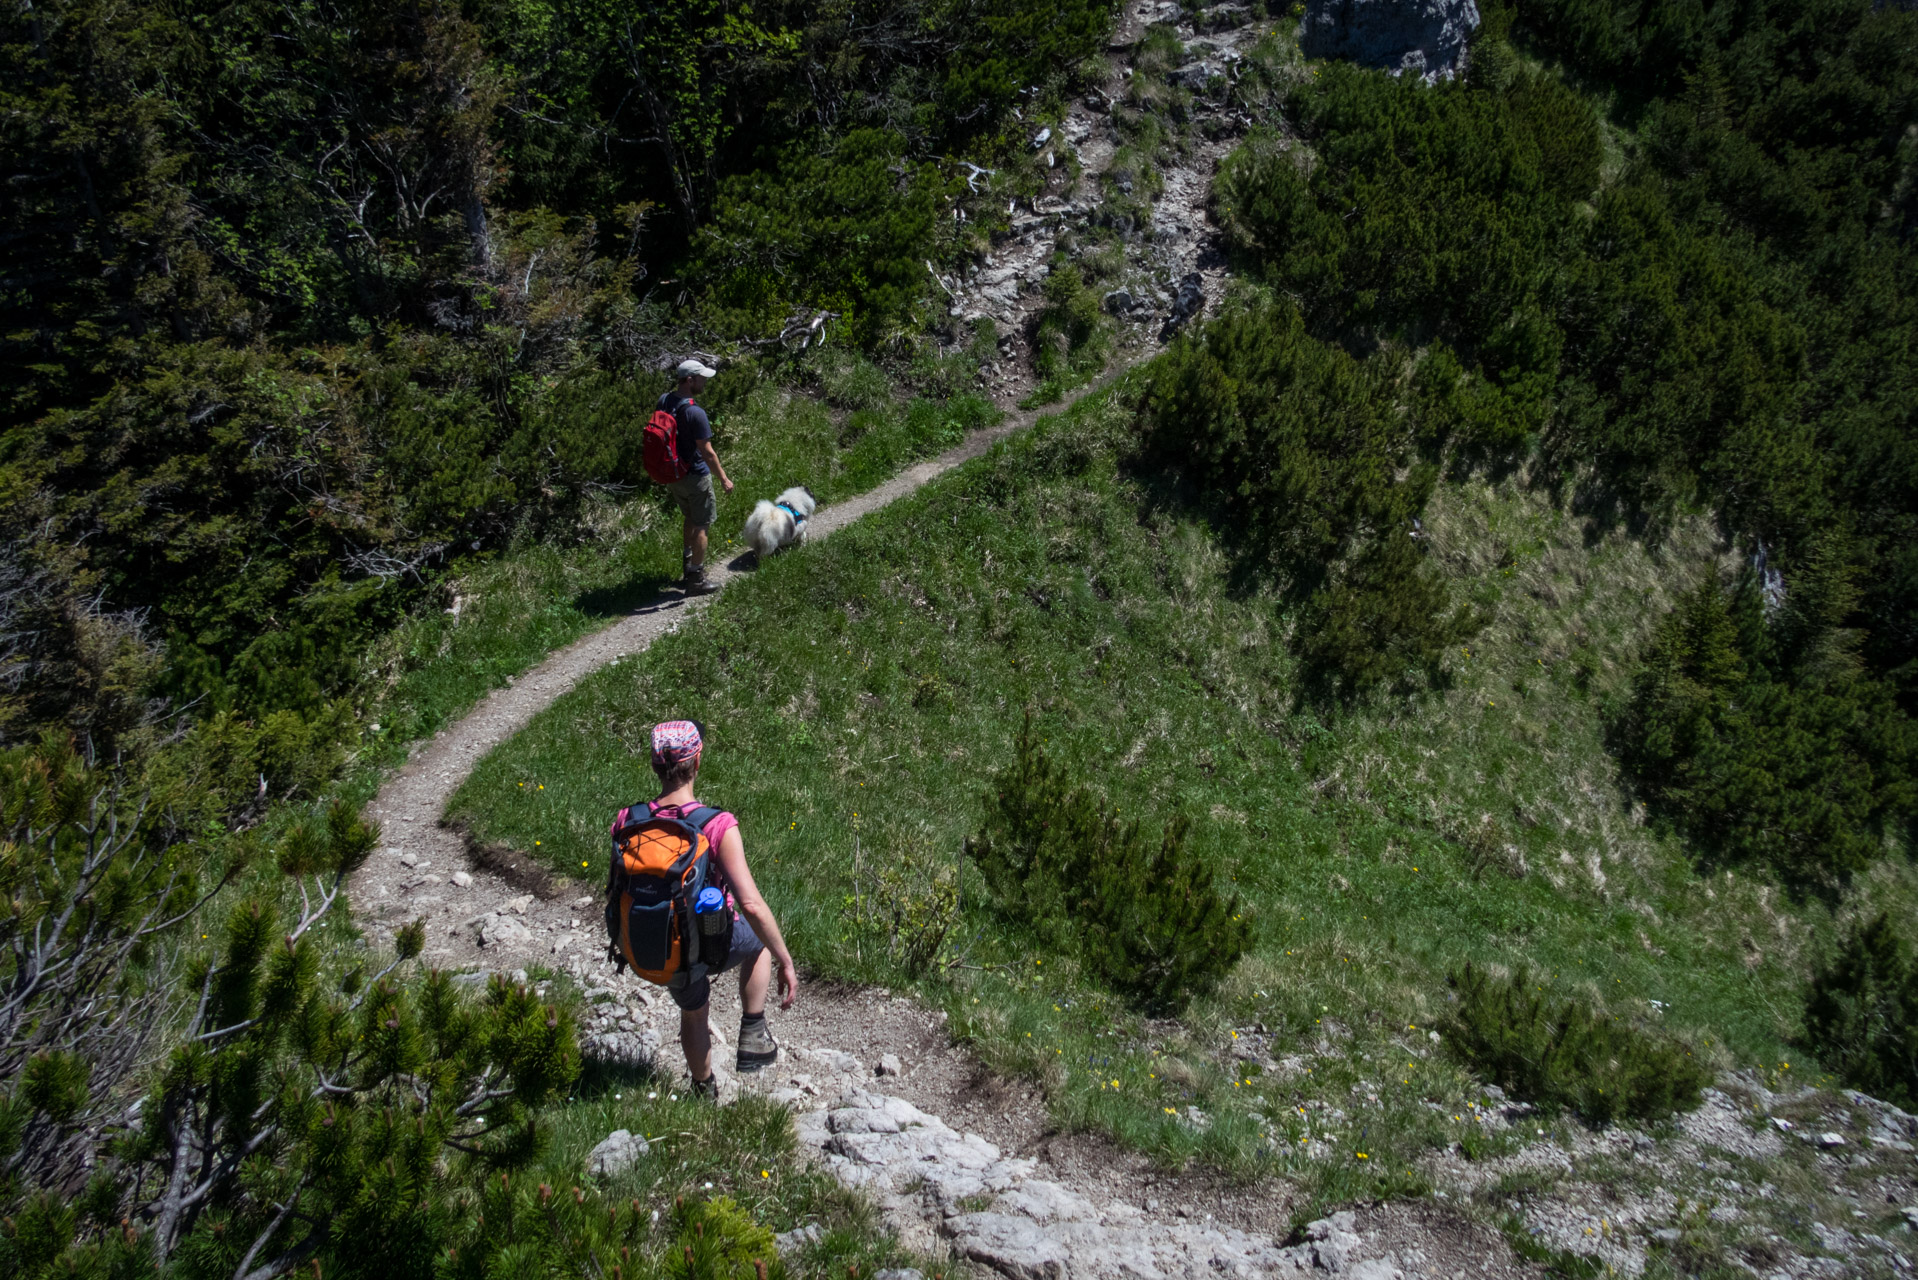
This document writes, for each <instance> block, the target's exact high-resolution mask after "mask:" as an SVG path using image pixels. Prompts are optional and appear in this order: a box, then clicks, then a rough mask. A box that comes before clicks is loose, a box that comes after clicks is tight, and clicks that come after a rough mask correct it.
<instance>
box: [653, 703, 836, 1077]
mask: <svg viewBox="0 0 1918 1280" xmlns="http://www.w3.org/2000/svg"><path fill="white" fill-rule="evenodd" d="M704 747H705V743H704V740H703V739H702V738H701V735H700V731H699V726H698V725H697V724H696V723H694V722H693V721H691V720H668V721H666V722H665V723H664V724H657V725H654V726H653V772H654V773H656V774H658V775H659V787H660V797H659V799H657V800H654V801H652V802H651V804H650V808H651V809H652V811H653V813H654V814H658V813H660V812H661V811H662V810H664V811H667V813H666V816H667V817H683V816H687V815H690V814H691V813H692V812H693V810H695V809H697V808H699V801H697V800H695V799H694V798H693V791H694V787H695V784H696V783H697V782H698V780H699V761H700V754H701V752H702V750H703V749H704ZM705 833H706V842H707V844H708V845H710V846H711V847H712V850H713V874H712V883H713V885H714V886H715V887H716V888H718V889H719V890H720V891H721V892H723V893H725V894H726V896H727V899H728V900H729V901H731V903H732V904H733V906H734V907H736V908H737V909H738V912H739V917H738V919H736V920H734V921H733V936H732V951H731V954H730V955H728V956H727V959H726V964H725V965H724V967H723V968H722V969H720V970H719V972H722V973H723V972H725V970H726V969H732V968H737V969H738V970H739V1006H740V1018H739V1056H738V1058H737V1059H736V1061H735V1066H736V1068H737V1069H738V1070H739V1071H742V1072H747V1071H758V1070H760V1069H761V1068H762V1067H765V1066H768V1065H770V1064H771V1063H772V1062H774V1061H775V1060H776V1059H777V1058H778V1057H779V1046H778V1045H777V1044H776V1043H774V1041H773V1037H772V1032H771V1031H770V1030H768V1029H767V1027H766V988H767V986H768V985H769V982H770V979H771V977H772V968H773V964H774V963H775V962H777V963H778V965H779V996H780V999H779V1007H780V1008H781V1009H782V1010H785V1009H790V1008H792V1007H793V1001H794V1000H796V999H797V998H798V997H799V974H798V971H797V970H796V969H794V968H793V958H792V954H791V953H790V952H789V951H787V950H786V940H785V939H784V938H782V937H781V936H780V935H779V922H778V921H777V920H775V919H773V913H772V908H770V907H768V906H767V905H766V900H765V899H764V898H763V897H761V896H760V893H759V886H758V885H757V884H755V883H754V882H753V873H752V869H751V868H750V867H748V866H747V865H746V845H745V842H744V841H743V840H741V839H740V837H739V819H737V818H735V817H734V816H733V815H732V814H730V813H725V812H721V813H720V814H719V815H718V816H717V817H715V818H712V819H711V820H709V821H708V822H707V823H706V826H705ZM666 989H667V990H668V991H670V992H671V993H672V996H673V1003H674V1004H677V1005H678V1006H679V1045H680V1048H681V1049H683V1050H685V1053H686V1069H687V1070H688V1071H689V1072H690V1073H691V1074H692V1080H693V1092H694V1093H696V1094H700V1095H702V1096H705V1097H714V1096H716V1094H717V1091H718V1081H717V1079H716V1078H715V1077H714V1075H713V1038H712V1029H711V1027H710V1026H709V1025H708V1023H707V1020H706V1015H707V1012H708V1009H709V1007H710V1004H711V996H712V983H711V982H710V981H709V980H708V978H707V975H706V973H704V972H702V973H701V974H700V975H699V976H698V977H697V978H694V977H691V975H689V974H688V973H687V972H686V971H685V970H684V969H682V970H681V971H680V972H678V973H676V974H674V975H673V977H672V979H671V980H670V981H669V982H668V983H667V984H666Z"/></svg>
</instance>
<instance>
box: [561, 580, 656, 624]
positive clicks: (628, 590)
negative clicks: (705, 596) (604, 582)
mask: <svg viewBox="0 0 1918 1280" xmlns="http://www.w3.org/2000/svg"><path fill="white" fill-rule="evenodd" d="M677 586H678V583H677V582H676V581H675V580H674V579H673V578H671V577H668V576H667V575H666V574H663V573H644V574H640V575H639V576H637V577H633V578H628V579H627V580H626V581H624V582H620V583H615V584H614V585H612V586H610V587H594V588H593V589H592V590H591V591H582V592H580V593H579V594H578V595H576V596H574V597H573V607H574V608H575V609H578V610H579V611H580V612H581V613H584V614H586V615H588V616H589V617H594V618H623V617H627V616H628V615H631V614H635V613H648V612H650V611H651V610H652V609H653V608H656V607H658V606H660V605H663V604H666V603H669V602H671V601H676V600H678V599H679V592H678V591H677V590H669V588H676V587H677Z"/></svg>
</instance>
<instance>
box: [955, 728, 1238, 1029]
mask: <svg viewBox="0 0 1918 1280" xmlns="http://www.w3.org/2000/svg"><path fill="white" fill-rule="evenodd" d="M1188 834H1189V827H1188V825H1187V823H1186V822H1185V820H1184V819H1183V818H1173V819H1171V820H1170V821H1168V822H1167V823H1166V824H1165V827H1164V830H1163V832H1162V834H1161V836H1160V839H1159V841H1158V843H1157V846H1156V848H1155V847H1154V845H1153V843H1152V842H1151V841H1150V840H1149V839H1148V838H1147V837H1146V835H1145V833H1144V832H1143V830H1142V829H1141V827H1140V824H1139V823H1137V822H1123V821H1121V820H1120V818H1119V815H1118V814H1117V813H1116V812H1115V811H1114V810H1112V809H1111V808H1110V807H1108V806H1107V805H1105V804H1104V803H1103V802H1102V801H1100V800H1099V798H1098V797H1097V796H1095V795H1094V794H1093V793H1092V792H1091V791H1090V790H1089V789H1088V788H1086V787H1085V786H1083V785H1075V784H1074V783H1073V781H1072V779H1071V778H1070V777H1069V775H1068V774H1067V772H1066V771H1065V770H1064V769H1063V768H1062V767H1061V766H1060V765H1058V764H1057V763H1056V762H1054V761H1053V760H1051V759H1049V758H1047V756H1046V754H1045V752H1044V750H1043V749H1042V748H1041V746H1040V744H1039V741H1038V739H1037V738H1036V737H1035V736H1034V733H1033V729H1032V722H1031V720H1030V719H1028V720H1027V721H1026V724H1025V727H1024V728H1023V729H1022V730H1021V731H1020V734H1019V738H1018V742H1017V744H1016V750H1015V755H1014V759H1013V763H1012V765H1011V766H1010V767H1009V768H1008V769H1006V771H1005V772H1003V773H1002V774H1000V775H999V778H998V782H997V786H996V787H995V788H994V790H993V792H992V793H991V794H990V795H988V796H987V798H986V814H985V821H984V822H983V823H982V824H981V827H980V830H979V833H978V834H977V835H976V836H974V837H972V838H971V839H969V840H968V841H967V842H966V851H967V853H968V854H969V855H970V856H971V857H972V858H973V860H974V861H975V862H977V864H978V866H979V869H980V871H981V872H982V873H983V874H984V876H985V878H986V884H987V886H988V888H989V889H990V891H991V893H992V897H993V901H994V903H995V905H996V906H997V907H998V909H999V910H1000V911H1001V912H1003V913H1004V914H1005V915H1007V916H1008V917H1010V918H1012V919H1015V920H1018V921H1019V922H1021V924H1023V925H1024V926H1025V927H1026V928H1027V929H1028V930H1029V931H1030V932H1031V934H1032V935H1033V936H1034V937H1036V938H1037V939H1038V940H1039V941H1040V942H1041V943H1042V944H1044V945H1046V946H1049V947H1052V948H1054V949H1056V950H1061V951H1066V950H1076V951H1077V952H1078V953H1079V956H1080V958H1081V960H1082V961H1083V962H1084V963H1085V966H1086V969H1087V971H1088V972H1090V973H1096V974H1100V975H1103V977H1104V979H1105V981H1106V982H1107V983H1108V984H1109V985H1110V986H1111V987H1112V988H1113V989H1114V990H1116V991H1118V992H1120V993H1121V994H1123V995H1125V996H1126V997H1128V998H1129V999H1132V1000H1134V1001H1136V1002H1137V1003H1138V1004H1139V1005H1140V1006H1141V1007H1143V1008H1145V1009H1147V1010H1149V1011H1152V1012H1175V1011H1177V1010H1179V1009H1182V1008H1184V1007H1185V1005H1186V1003H1187V1002H1188V1001H1190V1000H1191V999H1192V997H1193V996H1195V995H1197V994H1200V993H1202V992H1204V991H1205V990H1207V989H1209V988H1210V987H1212V986H1214V985H1215V984H1216V983H1217V982H1218V981H1219V979H1220V978H1222V977H1224V976H1225V974H1226V973H1228V972H1230V971H1231V968H1232V966H1233V965H1234V964H1236V963H1237V962H1238V959H1239V957H1240V956H1241V955H1242V954H1243V953H1244V951H1245V948H1246V944H1247V942H1248V941H1249V940H1250V937H1251V926H1250V925H1249V924H1248V923H1247V922H1246V921H1245V919H1244V917H1243V914H1242V912H1241V909H1240V904H1239V902H1238V900H1237V899H1236V898H1234V899H1227V898H1225V897H1223V896H1221V895H1220V893H1219V892H1218V889H1217V886H1216V885H1215V884H1214V882H1213V876H1212V871H1211V869H1210V868H1209V867H1207V866H1206V865H1205V863H1204V861H1203V859H1202V858H1201V857H1200V855H1199V854H1198V852H1197V851H1196V850H1195V849H1193V848H1192V847H1191V846H1190V845H1189V844H1188V843H1187V836H1188Z"/></svg>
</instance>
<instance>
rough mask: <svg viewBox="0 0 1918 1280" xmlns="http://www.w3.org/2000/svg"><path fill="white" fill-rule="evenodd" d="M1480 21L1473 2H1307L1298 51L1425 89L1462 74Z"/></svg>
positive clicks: (1400, 0) (1410, 0) (1326, 0)
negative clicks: (1407, 79)
mask: <svg viewBox="0 0 1918 1280" xmlns="http://www.w3.org/2000/svg"><path fill="white" fill-rule="evenodd" d="M1478 21H1479V16H1478V5H1477V4H1475V3H1473V0H1307V3H1306V6H1305V17H1304V19H1303V20H1302V21H1301V22H1300V23H1299V48H1300V49H1301V50H1303V51H1304V53H1305V54H1306V56H1307V57H1312V58H1343V59H1345V60H1346V61H1348V62H1356V63H1359V64H1360V65H1361V66H1367V67H1382V68H1384V69H1385V70H1387V71H1390V72H1392V73H1394V74H1395V75H1406V74H1410V75H1416V76H1418V77H1420V78H1421V79H1423V80H1425V81H1426V82H1427V83H1428V84H1429V83H1431V82H1432V81H1435V80H1449V79H1451V78H1452V77H1453V76H1455V75H1457V74H1458V73H1459V72H1461V71H1463V70H1464V69H1465V50H1466V45H1467V44H1468V43H1469V42H1470V41H1471V38H1472V33H1473V32H1474V31H1476V30H1478Z"/></svg>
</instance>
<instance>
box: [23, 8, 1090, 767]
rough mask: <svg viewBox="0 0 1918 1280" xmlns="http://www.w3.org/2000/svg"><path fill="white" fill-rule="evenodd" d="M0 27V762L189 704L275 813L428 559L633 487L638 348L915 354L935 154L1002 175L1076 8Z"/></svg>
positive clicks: (1071, 52)
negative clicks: (796, 342) (1, 153)
mask: <svg viewBox="0 0 1918 1280" xmlns="http://www.w3.org/2000/svg"><path fill="white" fill-rule="evenodd" d="M0 21H3V22H4V26H5V31H4V35H0V59H3V62H0V65H3V66H4V80H5V83H4V87H3V88H0V94H4V96H5V99H6V102H5V110H4V120H5V124H4V128H5V130H6V131H7V133H6V140H5V142H6V150H7V152H8V154H9V156H10V157H11V158H12V159H11V164H10V169H11V173H10V180H9V182H8V183H7V184H6V187H5V193H4V195H0V201H3V202H4V206H3V210H0V219H3V220H4V231H3V232H0V234H3V235H4V237H5V243H6V246H7V250H6V252H7V260H8V266H7V269H6V276H5V285H4V289H0V309H4V312H5V319H4V326H0V381H3V383H4V390H3V391H0V394H3V395H4V397H5V402H6V406H7V419H8V426H7V428H6V432H5V436H4V443H3V444H0V512H4V515H0V520H3V521H4V528H0V545H4V547H5V548H6V550H5V552H4V554H3V555H0V573H4V575H5V579H6V580H5V581H4V582H0V608H3V609H4V615H3V616H0V646H4V649H3V650H0V681H3V682H4V683H3V685H0V739H3V740H8V741H15V742H17V741H21V740H23V739H26V738H29V737H31V736H32V735H34V734H35V733H36V732H38V731H39V730H40V729H42V728H45V727H49V726H62V727H65V728H67V729H69V730H72V731H75V732H77V733H79V734H80V735H81V737H82V740H83V741H84V742H86V743H88V744H90V749H91V750H92V751H93V752H94V753H96V754H97V755H100V756H102V757H113V756H116V755H121V754H124V753H126V752H128V751H136V750H137V749H138V748H139V747H140V745H141V744H142V743H144V742H148V741H151V740H154V739H155V738H156V737H159V736H164V735H165V734H167V733H170V732H172V731H173V730H174V729H175V728H177V727H179V725H180V724H182V723H183V722H182V721H180V720H179V717H180V716H181V715H182V714H190V717H191V719H192V720H193V722H195V723H197V724H198V725H200V726H201V728H200V730H199V731H198V733H199V737H200V738H201V739H203V740H205V742H204V754H206V755H207V757H208V758H209V760H212V761H214V763H213V764H212V765H211V766H209V768H210V772H211V773H214V774H219V775H222V776H226V777H228V780H229V781H231V782H232V786H231V787H229V788H228V790H231V791H234V792H235V796H229V797H228V803H237V798H236V797H237V795H238V793H239V791H241V790H242V789H244V790H248V791H250V788H251V779H252V778H253V776H254V775H255V774H256V773H261V772H265V773H269V774H271V775H273V777H274V778H275V779H276V782H277V783H279V784H281V785H282V786H283V785H284V784H285V783H286V782H287V780H289V779H290V780H291V782H292V784H293V788H294V790H295V791H297V790H298V789H299V781H300V778H301V775H302V771H303V769H305V768H306V767H307V766H305V765H304V764H303V763H302V762H304V761H306V760H309V759H310V758H312V757H313V756H314V755H316V754H318V755H325V754H327V753H326V751H325V749H324V748H325V747H326V745H327V744H328V743H330V742H332V741H334V740H336V739H338V738H339V737H340V736H341V735H342V734H344V733H346V732H347V731H348V728H349V726H348V724H347V720H348V718H350V714H351V713H350V711H349V710H348V709H347V707H346V706H345V704H344V703H343V702H342V701H341V697H342V694H343V693H344V692H345V691H346V690H347V688H348V687H349V685H350V684H351V682H352V680H353V677H354V664H355V659H356V655H357V653H358V652H359V651H360V649H361V648H363V646H364V644H365V642H366V641H367V639H368V638H369V637H370V636H371V635H373V634H375V633H377V632H379V631H380V630H382V629H384V628H386V627H389V626H390V625H392V624H393V623H394V622H395V621H396V620H397V619H398V618H400V617H401V616H403V615H404V614H405V612H406V611H407V610H408V609H409V608H411V607H414V606H415V605H416V604H417V602H418V601H419V600H420V598H421V595H422V592H423V590H424V589H425V588H426V587H427V586H428V585H429V584H430V583H431V582H432V581H433V580H434V579H435V578H436V576H438V575H441V574H443V573H444V572H445V571H447V569H448V568H449V566H453V565H456V564H457V563H458V562H459V559H460V557H462V556H464V555H468V554H472V553H478V552H485V551H488V550H491V549H494V548H498V547H500V546H502V545H503V544H505V543H506V542H508V541H509V540H511V539H512V538H513V537H515V536H537V535H538V534H540V533H541V532H542V531H552V530H555V529H562V528H565V527H567V524H568V522H569V520H570V518H571V517H572V515H573V514H574V512H576V511H577V509H578V508H579V505H580V503H581V501H582V500H583V499H584V498H585V497H586V496H587V495H589V494H591V493H593V492H595V491H605V490H608V489H611V490H614V491H617V490H618V489H620V488H622V487H626V486H630V485H631V484H632V483H633V480H634V478H635V477H636V476H637V475H638V458H637V452H636V438H635V436H634V434H633V431H634V430H635V429H636V428H635V427H634V426H633V424H635V423H637V422H638V421H640V420H641V419H642V418H643V416H644V412H645V411H647V410H649V409H650V405H651V400H652V398H653V396H655V395H656V394H657V393H658V390H659V389H660V388H659V384H658V381H657V371H658V369H659V368H660V367H662V365H663V364H665V363H667V361H666V360H665V356H666V354H667V353H668V352H679V351H680V349H681V348H682V347H690V346H694V345H706V346H712V347H718V346H725V345H728V344H730V343H733V342H737V341H746V342H753V341H762V342H763V341H764V340H766V339H768V338H770V337H771V336H772V335H774V334H776V333H777V332H778V331H779V328H780V326H781V325H782V323H783V322H785V321H786V320H787V318H788V317H789V316H790V315H792V314H794V313H795V311H800V312H804V313H810V312H812V311H814V310H817V309H825V310H831V311H834V312H837V313H838V314H839V319H838V320H837V322H836V331H837V334H838V335H840V336H841V337H842V338H843V340H845V341H849V342H852V343H855V344H857V345H861V346H865V347H870V348H884V349H887V350H889V351H891V352H893V353H894V354H895V355H910V354H912V352H913V351H914V350H915V348H917V347H923V346H925V345H926V344H927V343H936V338H934V337H929V336H928V333H927V321H928V319H929V317H928V315H927V313H926V312H925V306H926V302H927V295H928V294H929V293H932V292H935V290H934V289H933V287H932V279H931V276H930V273H929V271H928V268H927V265H926V264H927V261H928V260H929V259H930V260H933V261H940V262H944V261H949V260H951V259H952V258H953V256H954V255H955V254H958V253H960V252H962V251H963V250H964V249H965V248H967V247H968V246H970V245H973V244H976V243H983V240H982V239H980V237H982V236H983V235H985V234H986V233H987V232H989V230H990V229H991V227H992V226H993V225H995V223H994V218H993V208H992V202H993V201H994V200H996V201H997V202H998V207H999V208H1000V209H1003V208H1004V207H1005V206H1004V202H1005V199H1006V195H1007V192H1008V190H1009V191H1010V192H1011V193H1012V194H1017V193H1018V190H1019V187H1018V179H1017V177H1016V176H1015V175H1014V174H1013V173H1012V172H1008V174H1007V177H1006V180H1005V181H1004V182H1002V183H1001V184H1000V186H999V187H998V188H996V189H994V191H993V193H992V194H991V195H987V194H986V193H985V192H980V193H978V194H976V195H975V194H974V193H973V192H971V191H970V190H969V188H968V186H967V184H966V183H965V182H964V181H963V180H962V177H963V175H964V173H965V172H966V170H964V169H962V168H961V167H960V166H958V165H957V164H956V163H955V162H954V160H953V157H959V156H963V157H964V158H966V159H968V160H975V161H977V162H979V163H981V164H986V165H992V164H994V162H995V159H996V158H997V157H999V156H1001V155H1007V154H1012V155H1016V154H1018V153H1020V152H1022V151H1023V150H1024V149H1025V148H1024V146H1023V143H1024V139H1025V136H1026V135H1025V134H1024V133H1023V132H1022V125H1021V118H1022V117H1023V116H1026V115H1028V114H1032V113H1036V112H1042V111H1044V110H1046V109H1048V104H1056V102H1057V101H1058V98H1059V95H1060V94H1062V93H1064V92H1066V91H1067V89H1068V88H1069V84H1070V79H1071V75H1072V72H1073V69H1074V68H1075V67H1076V66H1078V65H1079V64H1080V63H1082V62H1083V61H1084V59H1086V58H1087V57H1088V56H1089V55H1091V54H1092V53H1094V52H1095V51H1097V50H1099V49H1100V48H1101V47H1102V44H1103V40H1104V37H1105V34H1106V32H1107V30H1108V28H1109V25H1110V21H1111V13H1110V10H1109V8H1108V7H1107V6H1106V5H1104V4H1101V3H1092V2H1088V0H1073V2H1071V3H1067V4H1065V5H1058V4H1048V5H1038V4H1032V3H1029V2H1027V0H958V2H956V3H952V2H947V0H934V2H932V3H926V4H902V5H896V6H890V7H887V8H884V9H881V10H877V11H867V10H864V9H862V8H860V7H858V6H855V5H852V4H848V3H843V2H841V0H827V2H826V3H810V2H807V3H796V4H761V5H759V6H757V7H752V6H748V5H745V4H738V3H706V4H701V3H695V4H674V5H629V4H602V3H595V2H592V0H589V2H587V3H570V2H567V0H562V2H561V3H556V4H545V3H533V4H522V3H513V4H508V3H472V4H466V5H461V4H454V3H442V2H438V0H423V2H419V3H400V4H362V3H354V2H352V0H348V2H347V3H334V2H333V0H318V2H316V3H296V4H293V5H279V4H273V5H264V4H252V3H238V4H219V5H202V4H197V3H190V2H188V3H165V4H154V5H125V4H120V3H115V2H113V0H106V2H94V0H78V2H76V3H61V2H56V3H50V4H38V5H33V6H19V7H15V8H13V9H11V10H9V12H8V14H7V16H6V17H5V18H4V19H0ZM1000 216H1001V218H1003V215H1000ZM682 353H683V352H682ZM749 381H750V379H744V380H741V379H735V382H739V383H741V385H742V386H743V385H744V383H746V382H749ZM714 390H715V394H716V395H718V396H719V397H720V399H719V400H718V401H716V402H715V403H716V404H717V405H723V403H724V397H725V396H726V394H727V391H726V389H725V388H724V386H719V387H715V389H714ZM278 789H280V787H279V786H276V790H278Z"/></svg>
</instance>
